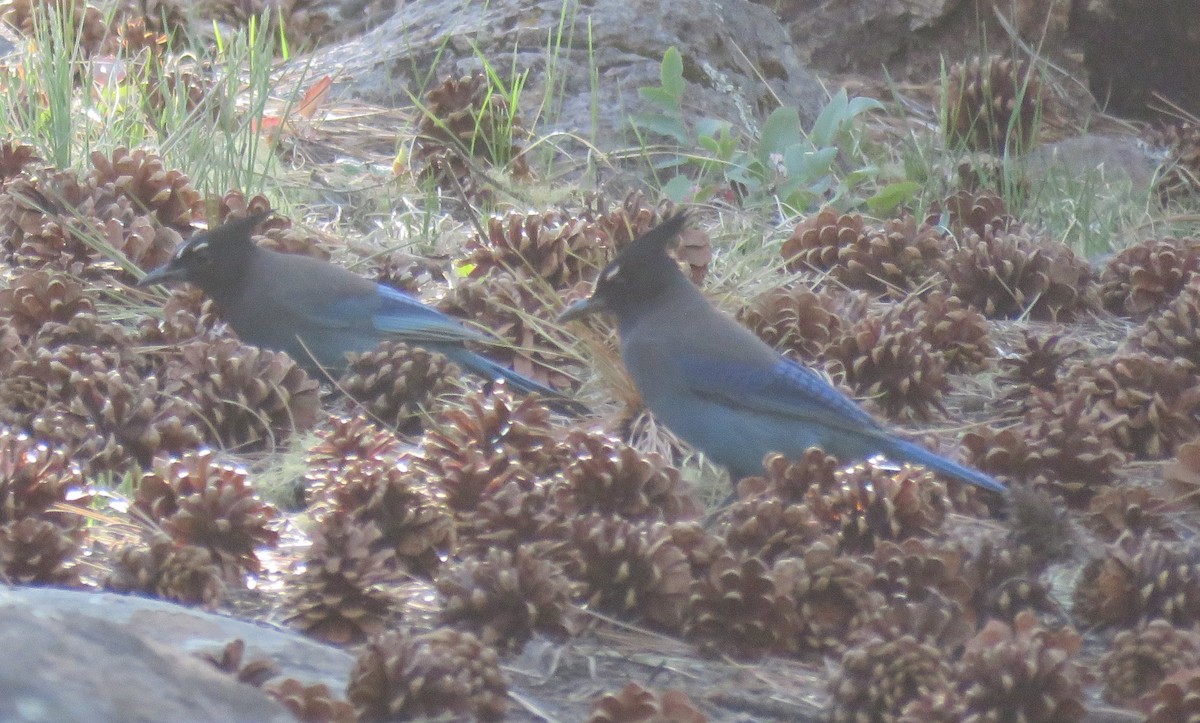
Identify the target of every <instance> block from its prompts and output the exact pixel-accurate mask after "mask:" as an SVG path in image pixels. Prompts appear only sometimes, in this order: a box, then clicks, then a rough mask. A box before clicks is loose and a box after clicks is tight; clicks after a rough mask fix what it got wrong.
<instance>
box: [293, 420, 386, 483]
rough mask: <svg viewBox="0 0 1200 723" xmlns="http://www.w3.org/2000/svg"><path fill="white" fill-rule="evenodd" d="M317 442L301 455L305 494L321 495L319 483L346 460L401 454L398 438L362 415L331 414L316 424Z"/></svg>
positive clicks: (338, 470) (382, 458) (338, 471)
mask: <svg viewBox="0 0 1200 723" xmlns="http://www.w3.org/2000/svg"><path fill="white" fill-rule="evenodd" d="M317 438H318V440H319V441H318V442H317V443H316V444H314V445H313V446H312V447H309V449H308V452H307V453H306V454H305V456H304V466H305V473H304V477H305V496H306V498H308V499H312V498H314V497H320V496H321V495H322V492H323V491H322V485H326V484H328V483H329V482H331V481H333V480H336V479H338V477H339V475H340V474H341V471H342V470H343V469H344V468H345V467H346V465H347V463H349V462H351V461H353V460H359V459H371V460H375V461H377V462H381V463H382V462H384V461H386V460H397V459H399V457H400V452H401V446H400V438H399V437H397V436H396V435H395V434H394V433H393V432H392V431H391V430H390V429H385V428H384V427H380V426H379V425H377V424H376V423H375V422H374V421H372V420H371V419H369V418H368V417H366V416H365V415H361V414H360V415H358V416H355V417H338V416H335V415H330V416H329V417H328V419H327V420H326V422H325V424H322V425H319V426H318V428H317Z"/></svg>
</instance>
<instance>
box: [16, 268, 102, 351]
mask: <svg viewBox="0 0 1200 723" xmlns="http://www.w3.org/2000/svg"><path fill="white" fill-rule="evenodd" d="M95 310H96V307H95V304H93V303H92V299H91V297H90V296H88V295H87V294H86V292H85V291H84V288H83V285H82V284H80V283H79V281H78V280H77V279H75V278H74V277H72V276H70V275H68V274H62V273H56V272H51V271H44V270H39V271H23V272H21V271H19V272H17V273H15V274H14V276H13V277H12V278H10V279H7V280H6V285H5V286H4V287H3V288H0V320H3V321H4V323H5V324H7V325H9V326H11V327H12V328H13V329H14V330H15V331H16V332H17V333H18V334H19V335H20V336H21V337H22V338H26V339H28V338H29V337H32V336H33V335H34V334H36V333H37V331H38V330H39V329H41V328H42V326H43V325H44V324H46V323H47V322H58V323H60V324H65V323H67V322H68V321H70V320H71V319H72V317H74V316H75V315H76V314H78V313H80V312H92V311H95Z"/></svg>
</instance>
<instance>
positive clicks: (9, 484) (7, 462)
mask: <svg viewBox="0 0 1200 723" xmlns="http://www.w3.org/2000/svg"><path fill="white" fill-rule="evenodd" d="M86 487H87V484H86V480H85V479H84V477H83V475H82V474H80V471H79V468H78V467H77V466H76V465H75V464H74V463H73V462H71V461H70V460H69V459H68V458H67V456H66V455H65V454H64V453H63V451H62V450H59V449H53V448H51V447H49V446H47V445H46V444H45V443H41V442H35V441H34V440H32V439H30V438H29V437H27V436H25V435H24V434H19V433H17V432H14V431H13V430H10V429H7V428H4V427H0V524H9V523H13V522H19V521H21V520H24V519H40V520H46V521H48V522H52V523H54V524H55V525H57V526H58V527H59V528H60V529H61V530H63V531H64V532H66V533H68V534H70V535H71V536H73V537H74V538H75V539H76V542H78V541H79V540H80V539H82V535H83V532H84V524H85V522H86V518H85V517H84V516H83V515H77V514H72V513H69V512H66V511H62V510H55V509H53V508H54V507H56V506H58V505H63V504H69V503H71V502H74V503H76V504H80V505H84V506H86V505H87V503H88V501H89V499H90V498H89V497H88V496H87V495H82V494H80V492H81V491H82V490H84V489H86Z"/></svg>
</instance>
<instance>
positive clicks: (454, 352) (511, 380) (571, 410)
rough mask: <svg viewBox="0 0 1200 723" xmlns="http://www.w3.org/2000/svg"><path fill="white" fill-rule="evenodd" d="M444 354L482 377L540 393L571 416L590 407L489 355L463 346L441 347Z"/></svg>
mask: <svg viewBox="0 0 1200 723" xmlns="http://www.w3.org/2000/svg"><path fill="white" fill-rule="evenodd" d="M439 351H441V352H442V353H443V354H445V355H446V356H447V357H449V358H450V360H451V361H453V362H455V363H456V364H458V365H459V366H462V367H466V368H467V369H469V370H470V371H472V372H475V373H476V374H478V375H479V376H481V377H485V378H487V379H503V380H504V381H505V382H507V383H508V384H509V386H511V387H512V388H513V389H516V390H517V391H519V392H523V393H525V394H535V393H536V394H539V395H541V396H542V397H543V398H545V399H546V402H547V403H548V404H549V405H550V406H551V407H553V408H555V409H557V410H559V411H560V412H563V413H564V414H569V415H571V416H583V415H585V414H587V413H588V408H587V407H586V406H584V405H583V404H580V403H579V402H575V401H572V400H570V399H567V398H566V397H564V396H563V395H562V394H561V393H559V392H557V391H555V390H553V389H551V388H550V387H547V386H546V385H544V384H540V383H538V382H535V381H534V380H532V379H530V378H529V377H527V376H524V375H522V374H519V373H517V372H515V371H513V370H512V369H509V368H508V367H506V366H504V365H503V364H497V363H496V362H494V361H492V360H491V359H488V358H487V357H484V356H480V355H478V354H476V353H475V352H473V351H470V350H468V349H463V348H462V347H450V348H439Z"/></svg>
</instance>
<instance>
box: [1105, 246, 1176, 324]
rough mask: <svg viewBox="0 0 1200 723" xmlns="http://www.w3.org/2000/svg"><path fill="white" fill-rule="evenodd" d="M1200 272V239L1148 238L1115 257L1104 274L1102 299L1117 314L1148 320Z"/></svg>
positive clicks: (1106, 306)
mask: <svg viewBox="0 0 1200 723" xmlns="http://www.w3.org/2000/svg"><path fill="white" fill-rule="evenodd" d="M1197 271H1200V239H1194V238H1183V239H1176V238H1164V239H1148V240H1146V241H1142V242H1141V243H1137V244H1134V245H1132V246H1129V247H1127V248H1125V249H1122V250H1121V252H1120V253H1118V254H1117V255H1116V256H1113V257H1112V259H1110V260H1109V262H1108V264H1107V265H1105V267H1104V270H1103V271H1101V273H1100V300H1101V301H1102V302H1103V304H1104V308H1105V309H1108V310H1109V311H1111V312H1112V313H1114V314H1121V315H1123V316H1130V317H1133V318H1134V319H1144V318H1146V316H1148V315H1149V314H1151V313H1152V312H1154V311H1157V310H1159V309H1162V308H1164V307H1165V306H1166V305H1167V304H1168V303H1170V302H1171V300H1172V299H1174V298H1175V297H1176V296H1177V295H1178V294H1179V292H1180V291H1181V290H1183V287H1184V285H1185V284H1187V282H1188V279H1189V278H1191V276H1192V274H1193V273H1195V272H1197Z"/></svg>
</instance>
